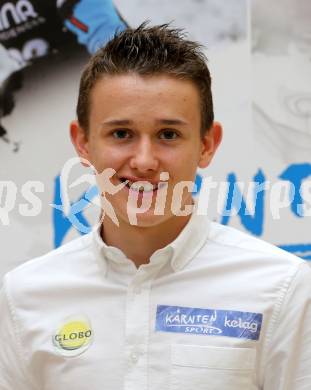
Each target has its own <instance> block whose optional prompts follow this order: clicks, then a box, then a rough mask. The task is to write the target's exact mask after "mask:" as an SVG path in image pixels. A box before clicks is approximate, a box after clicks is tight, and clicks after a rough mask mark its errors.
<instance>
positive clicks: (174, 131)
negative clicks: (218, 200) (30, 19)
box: [0, 25, 311, 390]
mask: <svg viewBox="0 0 311 390" xmlns="http://www.w3.org/2000/svg"><path fill="white" fill-rule="evenodd" d="M77 114H78V120H77V121H74V122H72V124H71V137H72V140H73V143H74V146H75V148H76V150H77V152H78V154H79V156H80V157H81V158H82V159H83V162H84V163H85V164H88V163H90V164H92V166H93V167H94V169H95V170H96V171H97V173H98V180H99V184H100V189H101V192H102V200H103V205H105V208H106V209H105V208H104V210H103V215H104V216H103V220H102V224H101V226H100V228H99V229H98V230H97V231H96V232H92V233H90V234H88V235H86V236H84V237H82V238H79V239H77V240H75V241H72V242H71V243H69V244H67V245H65V246H63V247H61V248H59V249H58V250H56V251H53V252H51V253H49V254H47V255H46V256H43V257H41V258H39V259H35V260H33V261H30V262H28V263H26V264H25V265H23V266H21V267H19V268H17V269H15V270H14V271H12V272H10V273H9V274H7V276H6V277H5V280H4V285H3V289H2V292H1V298H0V301H1V306H0V310H1V320H0V334H1V336H2V337H1V342H0V389H1V390H13V389H14V390H28V389H29V390H30V389H31V390H34V389H45V390H52V389H53V390H54V389H55V390H56V389H57V390H67V389H68V388H70V387H72V388H74V389H75V390H84V389H86V388H88V387H89V388H92V390H99V389H103V388H106V389H109V390H121V389H128V390H129V389H133V390H147V389H148V390H160V389H161V390H162V389H172V390H173V389H174V390H175V389H176V390H177V389H178V390H193V389H196V390H205V389H208V390H216V389H217V390H229V389H230V390H255V389H261V390H305V389H309V388H311V371H310V361H311V331H310V323H311V308H310V294H311V276H310V274H311V272H310V269H309V267H308V265H307V264H306V263H305V262H303V261H302V260H300V259H298V258H296V257H294V256H292V255H290V254H287V253H285V252H283V251H281V250H279V249H277V248H275V247H273V246H271V245H269V244H266V243H264V242H261V241H259V240H257V239H254V238H251V237H249V236H247V235H244V234H242V233H240V232H238V231H236V230H234V229H231V228H228V227H224V226H221V225H218V224H216V223H212V222H209V221H208V219H207V218H206V217H205V216H200V215H197V212H196V207H195V206H193V203H194V202H193V200H192V197H191V183H192V182H193V181H194V178H195V173H196V169H197V167H201V168H205V167H207V166H208V164H209V163H210V161H211V159H212V157H213V155H214V153H215V151H216V149H217V146H218V145H219V143H220V140H221V126H220V124H218V123H217V122H214V120H213V107H212V97H211V79H210V75H209V71H208V68H207V66H206V63H205V59H204V56H203V55H202V53H201V52H200V48H199V46H198V45H197V44H196V43H194V42H191V41H187V40H186V39H185V38H184V37H183V35H182V34H181V33H180V32H179V31H176V30H172V29H170V28H168V27H167V26H160V27H151V28H148V27H146V26H145V25H142V26H141V27H139V28H138V29H136V30H131V29H128V30H125V31H124V32H122V33H121V34H119V35H118V36H116V37H115V38H114V39H113V40H112V41H111V42H110V43H109V44H108V45H107V46H106V47H105V48H104V49H101V50H100V51H99V52H98V53H97V54H96V55H95V56H94V57H93V58H92V59H91V61H90V62H89V63H88V65H87V67H86V68H85V70H84V73H83V75H82V79H81V84H80V92H79V101H78V106H77ZM107 171H108V173H109V174H110V176H109V175H108V176H109V180H107V177H108V176H107V175H106V173H107ZM108 189H109V190H108ZM111 189H113V190H111ZM162 201H163V202H162ZM107 202H108V203H109V205H110V206H111V209H113V211H114V213H115V214H114V216H115V218H110V217H109V216H108V213H105V211H108V209H107ZM144 202H146V203H144ZM145 204H147V205H148V207H145V208H143V207H141V206H142V205H145ZM135 207H136V208H135ZM111 209H110V211H111ZM135 210H136V211H137V213H136V217H137V218H136V220H134V221H133V219H132V216H133V214H135V212H133V211H135ZM138 210H139V212H138ZM110 215H111V214H110Z"/></svg>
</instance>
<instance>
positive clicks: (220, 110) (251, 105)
mask: <svg viewBox="0 0 311 390" xmlns="http://www.w3.org/2000/svg"><path fill="white" fill-rule="evenodd" d="M261 3H262V4H261ZM264 3H265V2H263V1H254V2H250V1H247V0H236V1H235V2H230V1H228V0H179V1H178V2H177V1H170V2H167V1H166V0H131V2H128V1H127V0H116V1H115V4H116V6H117V7H118V9H119V10H120V12H121V14H122V15H123V17H124V18H125V19H126V20H127V22H128V23H129V24H130V25H131V26H137V25H139V24H140V23H142V22H143V21H144V20H146V19H149V20H150V22H151V24H161V23H167V22H170V21H172V24H173V26H177V27H181V28H184V29H185V30H186V31H188V33H189V37H190V38H191V39H195V40H197V41H199V42H201V43H202V44H203V45H205V47H206V49H205V51H206V55H207V57H208V59H209V67H210V70H211V74H212V78H213V94H214V106H215V117H216V119H217V120H219V121H220V122H221V123H222V124H223V126H224V131H225V136H224V140H223V144H222V146H221V148H220V150H219V152H218V153H217V155H216V158H215V161H214V162H213V163H212V165H211V166H210V167H209V168H208V169H206V170H204V171H200V172H198V173H199V176H198V177H197V184H198V187H200V183H201V181H202V179H203V178H204V177H208V176H211V177H212V179H213V180H214V181H215V182H217V188H215V189H214V190H212V191H211V192H210V193H209V194H207V196H209V201H208V207H207V213H208V215H209V216H210V218H212V219H214V220H216V221H218V222H221V223H225V224H230V225H232V226H235V227H237V228H239V229H241V230H243V231H245V232H248V233H250V234H254V235H256V236H257V237H260V238H263V239H265V240H267V241H270V242H272V243H274V244H276V245H281V246H282V245H283V246H285V247H286V249H288V250H290V251H292V252H294V253H296V254H298V255H300V256H302V257H304V258H306V259H308V258H311V237H310V234H309V230H310V218H308V216H307V213H308V206H309V208H311V199H310V197H311V196H309V198H308V188H307V186H305V185H303V183H308V182H309V181H310V176H311V170H310V167H311V157H310V153H309V152H308V151H309V148H310V145H311V143H310V138H311V127H310V126H311V120H310V115H311V114H310V113H311V104H310V93H311V91H310V87H308V86H310V85H311V83H310V81H309V79H310V58H311V54H310V53H311V31H310V28H309V26H308V23H307V18H306V22H305V23H304V24H303V25H305V27H304V28H301V25H300V23H298V20H300V18H301V17H302V16H303V15H307V11H308V12H309V10H310V5H309V4H308V1H307V0H305V1H302V2H299V4H298V5H296V6H294V4H295V3H294V1H293V2H290V1H288V4H286V7H285V8H286V9H287V8H288V10H292V9H295V11H288V15H287V22H284V21H282V22H280V24H279V25H278V24H277V23H275V20H278V15H279V9H280V7H282V10H283V11H284V5H281V4H280V3H281V2H279V1H276V2H275V3H274V4H275V6H273V7H275V12H274V13H271V14H270V15H269V17H267V16H266V14H265V12H266V10H268V9H269V10H270V9H271V4H270V5H269V7H267V5H265V4H264ZM282 4H283V2H282ZM273 7H272V8H273ZM309 20H310V17H309ZM295 21H296V22H295ZM308 28H309V30H308ZM275 29H276V30H277V31H278V32H277V34H276V31H275ZM293 31H296V32H295V34H293ZM271 37H274V38H275V39H276V42H275V44H274V45H271V44H270V41H271V39H272V38H271ZM288 37H291V39H288ZM277 39H279V40H280V41H281V42H283V46H282V51H278V50H277V48H278V47H279V45H278V43H277ZM287 42H289V43H288V44H287ZM273 47H274V48H273ZM87 58H88V54H87V52H86V50H85V49H84V48H83V47H81V48H77V47H76V46H75V47H72V48H69V47H68V48H67V49H66V51H65V52H63V53H58V54H55V55H54V56H49V57H48V58H43V59H41V60H40V61H38V62H37V63H36V64H34V65H33V66H31V67H29V68H27V69H25V81H24V87H23V89H22V90H20V91H19V92H18V93H17V94H16V107H15V110H14V111H13V112H12V114H11V115H9V116H7V117H5V118H4V119H3V120H2V123H3V125H5V127H6V128H7V129H8V131H9V135H10V139H11V143H10V144H8V143H6V142H4V141H3V140H1V139H0V158H1V161H2V164H1V166H0V183H1V188H0V194H1V195H0V206H1V212H0V245H1V249H2V258H1V263H0V276H1V275H3V274H4V273H5V272H6V271H7V270H9V269H11V268H13V267H15V266H16V265H18V264H21V263H22V262H24V261H26V260H28V259H30V258H33V257H35V256H39V255H41V254H44V253H46V252H47V251H49V250H51V249H53V248H54V247H57V246H59V245H61V244H62V243H65V242H66V241H68V240H70V239H72V238H74V237H77V236H78V235H79V234H80V232H79V231H78V230H77V229H76V228H75V227H73V226H72V225H71V223H70V221H69V220H68V218H67V217H66V215H68V213H69V212H70V207H69V209H68V207H67V208H65V210H64V211H65V213H63V210H62V208H61V200H62V199H61V194H62V193H61V187H60V180H59V174H60V172H61V170H62V169H63V166H64V164H65V163H66V162H67V161H68V159H70V158H72V157H74V156H75V152H74V150H73V147H72V146H71V143H70V140H69V130H68V127H69V126H68V125H69V122H70V120H71V119H73V118H74V117H75V105H76V100H77V91H78V81H79V76H80V73H81V69H82V68H83V66H84V64H85V62H86V61H87ZM85 173H86V172H85V170H83V169H82V168H81V167H78V166H75V167H74V169H73V170H72V176H71V177H70V183H71V184H72V183H74V181H75V179H77V178H78V177H79V176H80V175H81V174H85ZM265 181H267V182H270V183H271V185H272V184H273V183H276V182H282V183H283V184H284V186H283V187H284V190H282V196H283V198H284V199H281V200H282V201H283V204H284V207H282V208H280V209H279V210H277V211H276V212H275V210H274V211H273V212H271V202H270V200H271V191H270V190H269V189H264V190H262V191H260V192H259V193H258V194H257V197H256V199H255V197H254V188H253V187H252V182H257V183H259V184H262V183H263V182H265ZM289 181H293V182H294V183H295V185H296V187H297V186H298V187H299V188H300V187H301V188H302V189H303V191H302V192H301V194H300V196H301V197H300V199H299V198H295V199H294V205H293V202H287V200H288V198H289V187H288V186H287V184H288V183H289ZM40 183H41V184H40ZM234 184H236V185H235V187H233V185H234ZM88 187H89V183H84V184H83V183H80V184H76V185H74V186H72V188H71V189H70V200H71V202H72V203H73V204H74V203H75V202H77V201H79V199H81V198H82V199H83V196H84V194H85V190H86V189H87V188H88ZM283 187H282V189H283ZM232 188H235V192H234V191H232ZM309 191H310V190H309ZM234 194H235V195H234ZM236 195H240V196H236ZM277 196H278V194H276V193H275V192H273V191H272V200H273V197H274V198H275V197H277ZM34 197H36V198H37V199H39V200H40V202H39V204H40V207H34V206H33V204H34ZM237 199H238V200H239V201H240V203H241V204H242V208H240V211H239V212H237V210H236V209H237V207H236V203H235V202H236V201H237ZM308 199H310V200H309V202H308ZM295 202H296V203H295ZM303 202H304V203H305V204H304V205H305V206H306V207H305V208H304V209H303V212H304V213H300V214H299V215H297V212H296V213H295V211H297V205H298V204H302V203H303ZM36 203H38V202H36ZM53 204H54V205H58V206H59V207H58V208H57V207H53V206H51V205H53ZM295 205H296V206H295ZM295 207H296V208H295ZM245 211H247V212H245ZM98 212H99V210H98V207H96V206H94V205H93V206H92V205H90V204H86V205H85V208H82V209H81V211H80V213H78V214H77V215H76V217H77V222H78V223H80V224H82V225H83V226H86V227H87V226H88V225H89V226H92V223H93V222H94V221H96V218H97V216H98ZM308 228H309V229H308ZM86 230H87V229H86Z"/></svg>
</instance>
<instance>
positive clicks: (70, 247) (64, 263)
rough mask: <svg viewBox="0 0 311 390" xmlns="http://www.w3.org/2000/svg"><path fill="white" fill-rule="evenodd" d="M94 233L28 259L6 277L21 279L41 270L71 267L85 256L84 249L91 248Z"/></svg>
mask: <svg viewBox="0 0 311 390" xmlns="http://www.w3.org/2000/svg"><path fill="white" fill-rule="evenodd" d="M91 245H92V233H89V234H86V235H84V236H82V237H79V238H76V239H73V240H72V241H70V242H68V243H66V244H64V245H62V246H60V247H59V248H56V249H54V250H52V251H50V252H48V253H46V254H45V255H43V256H40V257H36V258H34V259H31V260H28V261H26V262H25V263H23V264H21V265H19V266H18V267H16V268H14V269H13V270H11V271H9V272H8V273H7V274H6V275H5V277H4V279H5V280H6V279H11V278H13V279H15V280H18V279H21V280H23V279H24V278H25V276H26V275H27V276H33V275H35V274H40V273H41V272H43V273H44V272H48V271H49V270H52V269H57V267H58V266H60V267H61V268H67V267H71V266H72V265H73V264H72V263H73V262H74V263H77V261H79V258H81V256H82V257H84V256H83V255H84V251H85V250H88V249H91Z"/></svg>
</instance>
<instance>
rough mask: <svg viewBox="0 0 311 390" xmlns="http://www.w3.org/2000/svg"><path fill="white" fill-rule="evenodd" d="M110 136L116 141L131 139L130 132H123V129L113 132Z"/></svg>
mask: <svg viewBox="0 0 311 390" xmlns="http://www.w3.org/2000/svg"><path fill="white" fill-rule="evenodd" d="M112 135H113V137H114V138H117V139H126V138H130V137H131V134H130V132H129V131H128V130H125V129H118V130H115V131H114V132H113V133H112Z"/></svg>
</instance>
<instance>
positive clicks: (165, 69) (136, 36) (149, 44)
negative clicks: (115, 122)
mask: <svg viewBox="0 0 311 390" xmlns="http://www.w3.org/2000/svg"><path fill="white" fill-rule="evenodd" d="M201 48H202V46H201V45H200V44H198V43H197V42H194V41H190V40H187V39H186V38H185V34H184V32H183V31H182V30H180V29H173V28H170V27H169V25H168V24H163V25H160V26H154V27H148V26H147V23H146V22H144V23H143V24H142V25H140V26H139V27H138V28H136V29H132V28H127V29H126V30H124V31H122V32H121V33H117V34H116V35H115V36H114V38H113V39H112V40H111V41H110V42H108V43H107V45H106V46H105V47H103V48H101V49H99V50H98V51H97V52H96V54H95V55H94V56H93V57H92V58H91V59H90V61H89V62H88V64H87V65H86V67H85V69H84V71H83V73H82V76H81V81H80V89H79V98H78V104H77V116H78V121H79V124H80V126H81V127H82V128H83V129H84V130H85V131H88V128H89V112H90V93H91V90H92V88H93V87H94V85H95V83H96V81H97V80H99V79H100V78H101V77H102V76H105V75H117V74H126V73H136V74H139V75H142V76H144V75H145V76H151V75H156V74H167V75H171V76H174V77H176V78H179V79H184V80H190V81H193V82H194V83H195V85H196V86H197V88H198V90H199V92H200V98H201V135H204V134H205V133H206V131H207V130H208V129H209V128H210V127H211V125H212V123H213V120H214V112H213V100H212V93H211V76H210V72H209V70H208V67H207V65H206V57H205V55H204V54H203V52H202V50H201Z"/></svg>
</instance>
